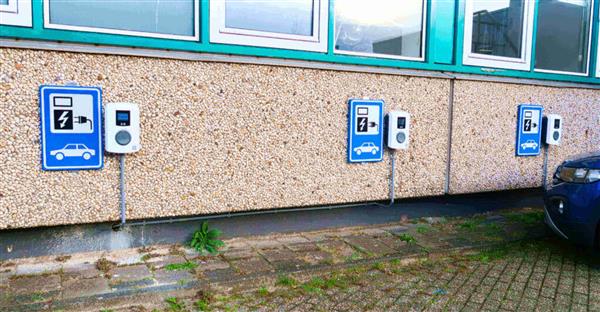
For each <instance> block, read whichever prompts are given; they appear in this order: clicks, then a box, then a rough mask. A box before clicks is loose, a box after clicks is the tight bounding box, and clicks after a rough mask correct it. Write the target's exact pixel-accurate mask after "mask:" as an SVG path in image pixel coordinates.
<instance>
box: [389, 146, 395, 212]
mask: <svg viewBox="0 0 600 312" xmlns="http://www.w3.org/2000/svg"><path fill="white" fill-rule="evenodd" d="M390 157H392V174H391V177H390V206H391V205H393V204H394V197H396V195H395V184H396V183H395V182H394V181H395V180H396V151H394V150H391V152H390Z"/></svg>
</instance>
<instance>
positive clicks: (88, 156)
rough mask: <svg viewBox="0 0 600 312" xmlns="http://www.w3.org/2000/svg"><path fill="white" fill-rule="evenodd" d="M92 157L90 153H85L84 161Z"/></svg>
mask: <svg viewBox="0 0 600 312" xmlns="http://www.w3.org/2000/svg"><path fill="white" fill-rule="evenodd" d="M91 157H92V155H90V153H83V159H85V160H88V159H90V158H91Z"/></svg>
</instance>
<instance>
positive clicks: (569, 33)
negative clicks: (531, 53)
mask: <svg viewBox="0 0 600 312" xmlns="http://www.w3.org/2000/svg"><path fill="white" fill-rule="evenodd" d="M591 17H592V0H544V1H540V2H539V6H538V22H537V32H536V49H535V51H536V52H535V69H536V71H545V72H553V73H571V74H579V75H587V73H588V64H589V53H590V45H591V40H592V32H591V27H590V25H591V24H592V21H591Z"/></svg>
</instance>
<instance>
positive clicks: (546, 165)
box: [542, 144, 548, 190]
mask: <svg viewBox="0 0 600 312" xmlns="http://www.w3.org/2000/svg"><path fill="white" fill-rule="evenodd" d="M543 170H544V172H543V173H542V177H543V179H544V181H542V188H543V189H544V190H545V189H546V186H547V185H548V181H547V180H548V145H547V144H544V169H543Z"/></svg>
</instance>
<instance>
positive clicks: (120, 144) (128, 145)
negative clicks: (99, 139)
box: [104, 103, 141, 154]
mask: <svg viewBox="0 0 600 312" xmlns="http://www.w3.org/2000/svg"><path fill="white" fill-rule="evenodd" d="M104 129H105V131H106V132H105V142H106V144H105V149H106V151H107V152H109V153H117V154H127V153H134V152H137V151H139V150H140V148H141V145H140V109H139V108H138V106H137V104H133V103H108V104H106V107H105V108H104Z"/></svg>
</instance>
